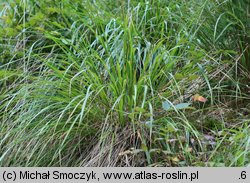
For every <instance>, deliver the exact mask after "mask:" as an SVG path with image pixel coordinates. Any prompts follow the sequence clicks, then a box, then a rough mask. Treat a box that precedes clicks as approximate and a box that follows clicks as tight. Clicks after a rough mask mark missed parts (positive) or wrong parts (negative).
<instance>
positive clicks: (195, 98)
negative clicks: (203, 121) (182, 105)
mask: <svg viewBox="0 0 250 183" xmlns="http://www.w3.org/2000/svg"><path fill="white" fill-rule="evenodd" d="M192 100H193V101H194V102H196V101H199V102H204V103H205V102H206V101H207V99H206V98H204V97H203V96H201V95H199V94H195V95H194V96H192Z"/></svg>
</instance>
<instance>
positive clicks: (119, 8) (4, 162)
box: [0, 0, 249, 166]
mask: <svg viewBox="0 0 250 183" xmlns="http://www.w3.org/2000/svg"><path fill="white" fill-rule="evenodd" d="M112 2H113V1H112ZM226 3H228V4H229V5H230V3H232V2H231V1H228V2H226ZM3 5H4V8H2V10H1V13H0V16H1V17H2V20H1V22H0V24H1V25H2V28H1V29H0V32H1V33H2V35H3V36H2V37H1V40H0V42H1V46H0V50H5V51H4V54H2V56H1V58H2V61H1V62H0V63H1V65H0V68H1V71H0V76H1V80H0V86H1V94H0V100H1V101H0V119H1V121H2V123H1V130H0V137H1V138H0V147H1V148H0V165H1V166H189V165H202V166H211V165H212V166H218V165H222V164H223V166H246V165H247V164H249V158H248V155H249V135H248V134H249V124H248V122H247V121H244V120H243V119H241V118H240V117H239V118H237V122H240V123H239V124H240V125H239V124H237V123H236V124H235V125H234V127H232V126H227V125H225V124H228V122H227V121H223V120H224V118H221V119H222V121H217V122H218V124H222V125H218V126H219V128H218V129H216V128H217V126H215V127H216V128H212V127H211V126H209V125H208V126H206V127H205V125H204V126H203V124H201V126H200V125H197V123H199V121H198V120H197V118H198V117H197V114H198V115H200V116H204V115H206V112H207V111H208V112H209V111H212V109H213V108H214V107H216V108H219V107H220V106H221V105H223V104H225V105H226V103H227V102H236V103H237V105H238V104H240V103H241V102H242V103H243V105H244V100H248V99H249V95H248V93H245V90H244V89H243V88H244V85H243V84H242V83H241V82H239V80H238V76H237V77H235V69H234V68H237V65H234V64H233V62H234V59H235V55H237V53H238V52H237V51H238V50H237V48H235V47H231V43H229V42H227V41H224V42H223V41H221V40H224V39H225V36H226V34H224V32H226V29H223V30H220V29H222V28H221V27H223V25H221V24H219V22H220V21H221V18H222V16H223V15H222V14H220V11H219V7H220V6H221V5H220V4H219V5H218V4H217V3H212V2H207V1H206V2H195V3H194V2H193V1H190V2H183V1H175V2H172V1H169V2H165V1H164V2H163V1H147V2H137V1H128V2H123V1H117V2H116V3H111V1H101V0H99V1H95V2H82V1H78V0H74V1H70V2H68V1H62V2H60V3H59V2H57V1H55V2H54V3H53V4H51V5H50V6H49V7H47V5H46V1H45V2H37V3H35V2H26V1H20V2H5V3H4V4H3ZM235 6H236V7H238V5H235ZM197 7H199V8H197ZM211 7H216V10H218V11H212V12H211V13H210V14H209V15H208V14H207V10H208V9H209V8H211ZM240 11H241V12H242V11H243V10H242V9H241V10H240ZM233 15H234V14H233V13H232V12H231V13H228V16H233ZM235 16H236V13H235ZM190 17H192V18H190ZM204 17H206V18H207V19H205V18H204ZM214 17H217V18H216V20H217V21H215V18H214ZM12 20H13V21H12ZM237 20H238V23H240V25H242V26H247V23H245V22H244V23H243V22H241V21H240V19H239V18H238V19H237ZM38 22H39V23H38ZM223 23H224V24H226V25H228V26H226V27H230V26H232V29H233V26H236V28H237V25H238V24H234V23H230V19H226V20H223ZM208 24H211V25H214V28H213V29H211V27H208ZM236 28H235V29H236ZM205 31H207V34H208V35H215V36H214V39H213V40H212V41H211V40H210V38H211V36H208V37H206V36H204V35H206V33H205ZM219 31H220V34H219V36H217V34H218V33H217V32H219ZM242 34H245V32H244V33H242ZM232 39H233V38H232ZM222 45H223V46H225V47H223V46H222ZM210 48H213V49H211V50H210ZM244 48H247V47H244ZM239 55H242V52H239ZM238 58H239V59H241V57H238ZM229 67H230V69H228V68H229ZM241 77H245V78H248V75H247V74H245V75H244V76H241ZM243 91H244V92H243ZM195 93H200V94H202V95H203V96H205V97H206V98H208V99H209V101H210V102H208V103H206V104H196V103H194V102H192V101H191V97H192V95H194V94H195ZM228 96H229V98H230V99H228ZM165 101H168V102H169V103H170V104H171V105H172V106H176V105H178V104H179V105H183V103H185V104H186V103H188V107H187V108H186V107H181V108H175V107H174V108H173V109H174V110H170V111H166V110H164V108H162V103H163V102H165ZM228 105H229V106H230V104H228ZM244 107H246V108H247V106H244ZM235 110H236V109H235ZM237 110H238V109H237ZM207 114H208V113H207ZM225 120H227V119H226V118H225ZM243 123H244V125H243ZM204 128H206V130H204ZM208 137H209V138H210V139H208ZM211 139H212V140H211ZM228 144H230V145H232V146H233V147H234V148H233V149H234V151H232V152H231V154H230V156H227V155H226V154H227V150H226V148H225V147H226V146H227V145H228ZM237 148H239V149H240V150H237ZM232 156H234V158H233V159H232V158H231V157H232ZM196 157H198V159H197V158H196Z"/></svg>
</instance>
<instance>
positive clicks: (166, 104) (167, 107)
mask: <svg viewBox="0 0 250 183" xmlns="http://www.w3.org/2000/svg"><path fill="white" fill-rule="evenodd" d="M162 107H163V109H165V110H166V111H168V110H169V109H171V105H170V103H169V102H168V101H165V102H163V103H162Z"/></svg>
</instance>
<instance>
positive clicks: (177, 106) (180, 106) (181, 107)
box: [175, 103, 191, 109]
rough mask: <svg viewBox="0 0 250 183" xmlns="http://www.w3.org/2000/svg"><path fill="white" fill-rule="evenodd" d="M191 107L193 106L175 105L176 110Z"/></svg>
mask: <svg viewBox="0 0 250 183" xmlns="http://www.w3.org/2000/svg"><path fill="white" fill-rule="evenodd" d="M190 105H191V103H180V104H177V105H175V108H176V109H185V108H187V107H188V106H190Z"/></svg>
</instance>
